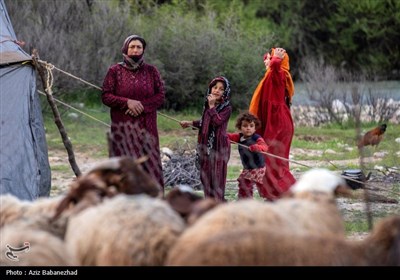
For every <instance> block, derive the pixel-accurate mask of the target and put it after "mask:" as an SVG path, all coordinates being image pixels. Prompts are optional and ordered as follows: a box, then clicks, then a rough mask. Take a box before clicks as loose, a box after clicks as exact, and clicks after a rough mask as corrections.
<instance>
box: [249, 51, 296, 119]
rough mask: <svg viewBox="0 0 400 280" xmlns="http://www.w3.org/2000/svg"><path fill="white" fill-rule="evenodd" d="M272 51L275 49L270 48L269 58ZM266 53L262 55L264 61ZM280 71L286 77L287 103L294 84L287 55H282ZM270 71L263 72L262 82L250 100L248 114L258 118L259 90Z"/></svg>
mask: <svg viewBox="0 0 400 280" xmlns="http://www.w3.org/2000/svg"><path fill="white" fill-rule="evenodd" d="M274 51H275V49H274V48H272V50H271V56H273V55H274ZM267 55H268V52H267V53H265V54H264V56H263V59H264V60H265V59H266V58H267ZM281 69H282V71H283V72H284V73H285V77H286V88H285V92H286V95H287V97H288V98H289V102H291V101H292V97H293V95H294V83H293V80H292V76H291V75H290V72H289V70H290V66H289V55H288V54H287V53H285V54H284V56H283V58H282V61H281ZM270 71H271V69H270V68H268V69H267V71H266V72H265V75H264V77H263V78H262V80H261V81H260V83H259V84H258V86H257V88H256V90H255V91H254V93H253V97H252V99H251V102H250V108H249V111H250V113H252V114H254V115H256V116H258V117H259V115H258V104H259V102H260V98H261V89H262V86H263V84H264V81H265V79H266V78H267V77H268V76H269V73H270Z"/></svg>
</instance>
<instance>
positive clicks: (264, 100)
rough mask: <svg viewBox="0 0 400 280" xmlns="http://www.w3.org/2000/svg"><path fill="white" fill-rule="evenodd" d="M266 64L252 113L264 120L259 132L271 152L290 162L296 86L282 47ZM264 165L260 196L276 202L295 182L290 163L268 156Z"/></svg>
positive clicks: (266, 57)
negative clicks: (264, 170) (292, 107)
mask: <svg viewBox="0 0 400 280" xmlns="http://www.w3.org/2000/svg"><path fill="white" fill-rule="evenodd" d="M264 64H265V66H266V68H267V71H266V73H265V76H264V78H263V79H262V80H261V82H260V83H259V85H258V87H257V88H256V90H255V92H254V94H253V98H252V100H251V103H250V108H249V111H250V112H251V113H253V114H254V115H256V116H257V117H258V118H259V119H260V121H261V128H260V129H258V130H257V133H258V134H260V135H261V136H262V137H263V138H264V140H265V142H266V143H267V145H268V146H269V149H268V152H269V153H271V154H274V155H277V156H279V157H282V158H285V159H289V150H290V145H291V143H292V138H293V133H294V126H293V120H292V116H291V113H290V104H291V100H292V97H293V94H294V86H293V81H292V78H291V76H290V73H289V56H288V55H287V53H286V51H285V50H284V49H282V48H276V49H272V51H271V53H266V54H265V55H264ZM265 163H266V168H267V169H266V172H265V177H264V188H263V192H262V194H261V195H262V197H263V198H265V199H267V200H275V199H277V198H279V197H280V196H281V195H282V193H284V192H286V191H287V190H288V189H289V188H290V187H291V186H292V185H293V184H294V183H295V181H296V180H295V178H294V177H293V175H292V173H290V170H289V162H288V161H287V160H282V159H278V158H275V157H271V156H266V157H265Z"/></svg>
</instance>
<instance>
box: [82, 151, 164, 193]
mask: <svg viewBox="0 0 400 280" xmlns="http://www.w3.org/2000/svg"><path fill="white" fill-rule="evenodd" d="M146 160H147V157H141V158H139V159H137V160H135V159H133V158H132V157H128V156H126V157H115V158H111V159H109V160H108V161H106V162H103V163H101V164H99V165H97V166H96V167H94V168H93V169H92V170H90V171H89V172H88V175H89V174H96V175H97V176H98V177H99V178H101V179H102V180H103V181H104V182H105V184H106V185H107V187H110V186H113V187H115V189H116V191H117V192H119V193H125V194H141V193H145V194H147V195H149V196H152V197H157V196H159V195H160V193H161V187H160V185H159V184H158V183H157V181H156V180H155V179H153V178H152V177H151V176H150V175H149V174H148V173H147V172H146V171H145V170H144V169H143V168H142V166H141V164H142V163H143V162H144V161H146Z"/></svg>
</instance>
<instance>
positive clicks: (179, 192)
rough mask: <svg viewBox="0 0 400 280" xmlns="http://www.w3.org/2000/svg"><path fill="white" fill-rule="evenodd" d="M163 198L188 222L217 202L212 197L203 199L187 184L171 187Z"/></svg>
mask: <svg viewBox="0 0 400 280" xmlns="http://www.w3.org/2000/svg"><path fill="white" fill-rule="evenodd" d="M165 200H166V201H167V202H168V203H169V204H170V206H171V208H172V209H174V210H175V211H176V212H178V213H179V214H180V215H181V216H182V218H184V219H185V221H186V222H187V223H188V224H192V223H194V221H196V220H197V219H198V218H199V217H200V216H201V215H203V214H204V213H205V212H207V211H208V210H210V209H212V208H214V207H215V206H216V205H217V204H218V202H217V201H216V200H214V199H211V198H206V199H203V198H202V197H201V196H199V195H198V194H196V193H195V192H194V191H193V189H192V188H190V187H188V186H178V187H175V188H173V189H172V190H171V191H170V192H169V193H168V194H167V196H166V197H165Z"/></svg>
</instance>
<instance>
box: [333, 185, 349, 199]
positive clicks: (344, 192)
mask: <svg viewBox="0 0 400 280" xmlns="http://www.w3.org/2000/svg"><path fill="white" fill-rule="evenodd" d="M335 195H336V196H339V197H349V198H353V197H354V194H353V191H352V190H351V188H349V187H348V186H347V185H339V186H337V187H336V189H335Z"/></svg>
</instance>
